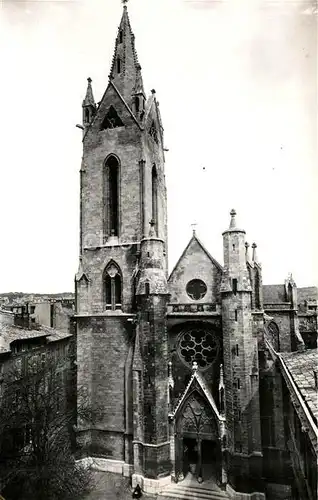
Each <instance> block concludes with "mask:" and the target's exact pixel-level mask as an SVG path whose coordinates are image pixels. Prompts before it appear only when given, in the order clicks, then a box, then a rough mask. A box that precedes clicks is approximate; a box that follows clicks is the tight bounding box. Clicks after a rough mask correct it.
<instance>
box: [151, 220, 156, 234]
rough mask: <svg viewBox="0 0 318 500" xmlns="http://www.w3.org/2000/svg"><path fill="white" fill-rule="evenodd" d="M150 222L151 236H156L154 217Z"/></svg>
mask: <svg viewBox="0 0 318 500" xmlns="http://www.w3.org/2000/svg"><path fill="white" fill-rule="evenodd" d="M149 224H150V229H149V237H150V238H151V237H152V236H156V231H155V221H154V220H153V219H151V221H150V222H149Z"/></svg>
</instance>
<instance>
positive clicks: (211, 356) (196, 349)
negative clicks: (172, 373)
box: [178, 328, 219, 369]
mask: <svg viewBox="0 0 318 500" xmlns="http://www.w3.org/2000/svg"><path fill="white" fill-rule="evenodd" d="M178 351H179V354H180V356H181V359H182V361H183V362H184V363H186V364H187V365H188V366H190V367H192V364H193V362H194V361H196V362H197V363H198V366H199V368H201V369H205V368H208V367H209V366H211V365H212V363H213V362H214V361H215V359H216V357H217V354H218V351H219V342H218V340H217V338H216V337H215V335H214V334H213V333H211V332H207V331H206V330H202V329H199V328H198V329H193V330H189V331H187V332H186V333H184V334H183V335H182V336H181V338H180V341H179V346H178Z"/></svg>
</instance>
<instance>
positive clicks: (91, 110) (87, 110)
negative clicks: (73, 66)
mask: <svg viewBox="0 0 318 500" xmlns="http://www.w3.org/2000/svg"><path fill="white" fill-rule="evenodd" d="M82 108H83V126H84V129H87V127H89V124H90V123H91V121H92V119H93V118H94V116H95V112H96V104H95V99H94V95H93V89H92V79H91V78H87V90H86V95H85V99H84V101H83V103H82Z"/></svg>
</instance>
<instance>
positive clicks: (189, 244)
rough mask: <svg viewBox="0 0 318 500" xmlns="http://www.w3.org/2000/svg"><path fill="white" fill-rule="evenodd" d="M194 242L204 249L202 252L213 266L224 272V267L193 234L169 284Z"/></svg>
mask: <svg viewBox="0 0 318 500" xmlns="http://www.w3.org/2000/svg"><path fill="white" fill-rule="evenodd" d="M193 241H195V242H196V243H198V245H199V247H200V248H201V249H202V251H203V252H204V253H205V254H206V255H207V257H208V258H209V259H210V261H211V262H212V264H213V265H214V266H216V267H217V268H218V269H219V270H220V271H223V267H222V266H221V264H219V263H218V262H217V261H216V260H215V259H214V258H213V257H212V255H211V254H210V253H209V252H208V251H207V249H206V248H205V246H204V245H203V244H202V243H201V241H200V240H199V238H198V237H197V235H196V234H195V233H193V236H192V238H191V239H190V241H189V243H188V244H187V246H186V248H185V249H184V250H183V252H182V254H181V257H180V258H179V260H178V261H177V263H176V265H175V266H174V268H173V270H172V272H171V273H170V276H169V278H168V282H169V281H170V279H171V277H172V275H173V273H174V272H175V270H176V269H177V268H178V266H179V264H180V262H181V261H182V259H183V257H184V256H185V255H186V253H187V251H188V250H189V248H190V246H191V244H192V243H193Z"/></svg>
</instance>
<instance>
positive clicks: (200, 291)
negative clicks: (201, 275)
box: [186, 279, 207, 300]
mask: <svg viewBox="0 0 318 500" xmlns="http://www.w3.org/2000/svg"><path fill="white" fill-rule="evenodd" d="M186 290H187V294H188V295H189V297H190V299H192V300H201V299H203V297H204V296H205V294H206V292H207V287H206V284H205V283H204V281H202V280H199V279H194V280H191V281H189V283H188V284H187V288H186Z"/></svg>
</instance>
